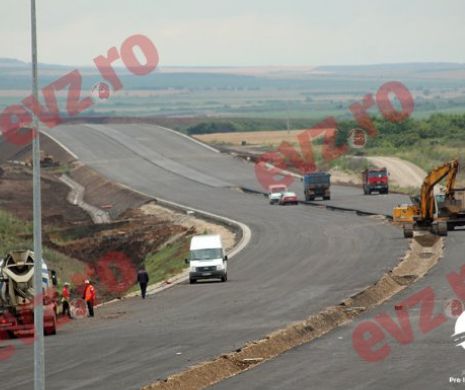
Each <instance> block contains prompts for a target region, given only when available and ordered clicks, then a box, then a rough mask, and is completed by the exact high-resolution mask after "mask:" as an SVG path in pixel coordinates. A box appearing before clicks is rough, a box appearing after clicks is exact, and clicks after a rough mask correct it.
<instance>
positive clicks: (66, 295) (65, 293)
mask: <svg viewBox="0 0 465 390" xmlns="http://www.w3.org/2000/svg"><path fill="white" fill-rule="evenodd" d="M70 298H71V294H70V292H69V283H68V282H66V283H65V284H63V290H62V291H61V304H62V314H63V315H64V316H65V315H67V316H68V317H69V318H71V310H70V306H69V301H70Z"/></svg>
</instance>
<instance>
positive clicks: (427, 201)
mask: <svg viewBox="0 0 465 390" xmlns="http://www.w3.org/2000/svg"><path fill="white" fill-rule="evenodd" d="M458 167H459V162H458V160H452V161H449V162H448V163H445V164H443V165H441V166H439V167H437V168H435V169H433V170H432V171H431V172H430V173H429V174H428V176H426V177H425V180H424V181H423V184H422V186H421V191H420V219H421V221H424V222H431V221H432V220H433V218H434V193H433V190H434V186H435V185H436V184H438V183H439V182H440V181H441V180H442V179H444V178H445V177H446V176H447V183H446V197H448V198H452V197H453V196H454V183H455V178H456V176H457V171H458Z"/></svg>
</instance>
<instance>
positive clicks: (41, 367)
mask: <svg viewBox="0 0 465 390" xmlns="http://www.w3.org/2000/svg"><path fill="white" fill-rule="evenodd" d="M31 44H32V95H33V96H34V98H35V101H37V102H38V101H39V91H38V78H37V26H36V2H35V0H31ZM33 117H34V119H33V131H34V133H33V134H34V137H33V140H32V164H33V168H32V169H33V171H32V193H33V219H34V222H33V225H34V232H33V233H34V294H35V297H34V333H35V335H34V336H35V339H34V340H35V341H34V390H44V389H45V356H44V305H43V292H42V210H41V196H40V195H41V194H40V139H39V134H40V133H39V119H38V118H37V115H34V116H33Z"/></svg>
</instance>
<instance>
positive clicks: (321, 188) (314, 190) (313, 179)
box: [303, 172, 331, 202]
mask: <svg viewBox="0 0 465 390" xmlns="http://www.w3.org/2000/svg"><path fill="white" fill-rule="evenodd" d="M330 178H331V175H330V174H329V173H326V172H313V173H308V174H306V175H305V176H304V179H303V182H304V193H305V200H306V201H307V202H308V201H312V200H315V198H318V197H320V198H322V199H323V200H329V199H331V191H330V187H331V181H330Z"/></svg>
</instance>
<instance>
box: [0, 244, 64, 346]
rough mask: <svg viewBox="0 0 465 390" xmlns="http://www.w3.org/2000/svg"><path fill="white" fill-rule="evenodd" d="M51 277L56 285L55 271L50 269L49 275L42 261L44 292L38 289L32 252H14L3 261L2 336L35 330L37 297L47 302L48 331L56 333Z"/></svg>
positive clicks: (0, 266)
mask: <svg viewBox="0 0 465 390" xmlns="http://www.w3.org/2000/svg"><path fill="white" fill-rule="evenodd" d="M50 279H51V280H52V285H54V286H56V274H55V273H54V272H53V271H51V277H50V275H49V271H48V268H47V265H46V264H45V262H43V265H42V291H40V292H39V293H37V292H36V291H35V289H34V253H33V252H32V251H29V250H25V251H12V252H9V253H8V254H7V255H6V256H5V257H4V258H3V259H2V260H0V339H2V338H6V337H16V336H22V335H30V334H31V333H33V332H34V303H35V302H37V300H38V299H42V300H43V303H44V332H45V334H55V333H56V324H57V316H56V311H57V296H56V293H55V292H54V291H56V290H55V289H52V288H51V286H50Z"/></svg>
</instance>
